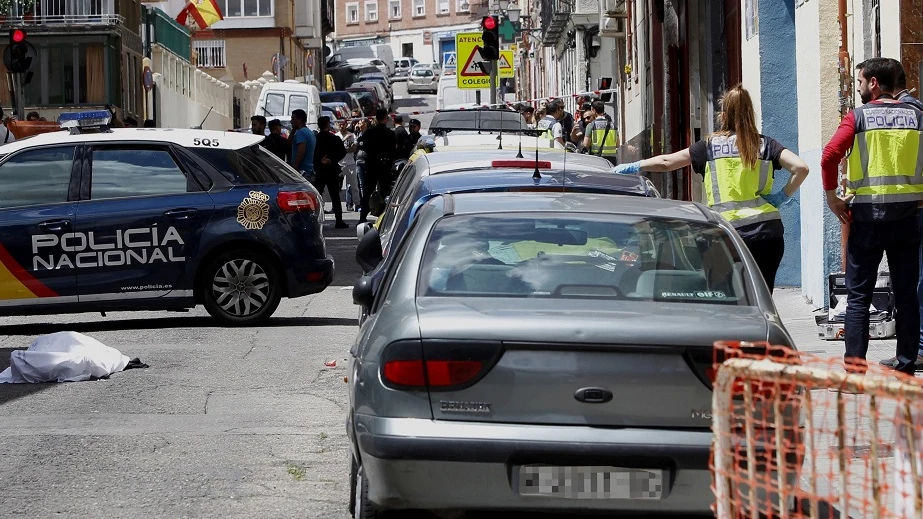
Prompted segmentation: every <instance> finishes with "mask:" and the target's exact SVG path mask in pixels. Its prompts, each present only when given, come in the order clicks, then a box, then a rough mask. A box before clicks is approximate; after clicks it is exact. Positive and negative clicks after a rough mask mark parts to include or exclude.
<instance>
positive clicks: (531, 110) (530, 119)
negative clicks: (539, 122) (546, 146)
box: [522, 105, 535, 129]
mask: <svg viewBox="0 0 923 519" xmlns="http://www.w3.org/2000/svg"><path fill="white" fill-rule="evenodd" d="M522 117H523V119H524V120H525V121H526V128H529V129H534V128H535V107H533V106H532V105H525V106H523V107H522Z"/></svg>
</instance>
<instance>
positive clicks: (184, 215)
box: [163, 209, 199, 220]
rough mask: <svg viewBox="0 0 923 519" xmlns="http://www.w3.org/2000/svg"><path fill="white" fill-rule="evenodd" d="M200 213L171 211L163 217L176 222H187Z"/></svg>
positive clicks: (181, 210)
mask: <svg viewBox="0 0 923 519" xmlns="http://www.w3.org/2000/svg"><path fill="white" fill-rule="evenodd" d="M198 212H199V210H198V209H171V210H169V211H167V212H165V213H163V215H164V216H166V217H167V218H173V219H174V220H187V219H189V218H190V217H192V216H194V215H195V214H196V213H198Z"/></svg>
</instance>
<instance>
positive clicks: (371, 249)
mask: <svg viewBox="0 0 923 519" xmlns="http://www.w3.org/2000/svg"><path fill="white" fill-rule="evenodd" d="M382 259H384V251H382V248H381V237H380V236H379V234H378V229H375V228H374V227H373V228H371V229H369V230H368V232H366V233H365V235H363V236H362V239H360V240H359V246H358V247H356V263H358V264H359V266H360V267H362V272H363V273H366V274H368V273H369V272H371V271H373V270H375V267H377V266H378V264H379V263H381V260H382Z"/></svg>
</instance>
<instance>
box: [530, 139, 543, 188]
mask: <svg viewBox="0 0 923 519" xmlns="http://www.w3.org/2000/svg"><path fill="white" fill-rule="evenodd" d="M541 179H542V174H541V173H539V172H538V143H536V144H535V172H533V173H532V180H541Z"/></svg>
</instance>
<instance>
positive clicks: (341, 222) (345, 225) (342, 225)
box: [333, 220, 349, 229]
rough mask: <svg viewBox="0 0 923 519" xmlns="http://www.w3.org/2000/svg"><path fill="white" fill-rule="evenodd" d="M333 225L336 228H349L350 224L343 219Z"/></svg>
mask: <svg viewBox="0 0 923 519" xmlns="http://www.w3.org/2000/svg"><path fill="white" fill-rule="evenodd" d="M333 227H334V228H336V229H349V224H348V223H346V222H344V221H343V220H340V221H339V222H337V223H336V225H334V226H333Z"/></svg>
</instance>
